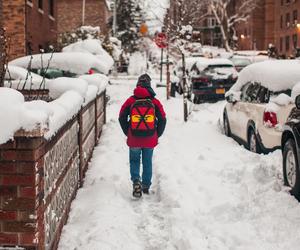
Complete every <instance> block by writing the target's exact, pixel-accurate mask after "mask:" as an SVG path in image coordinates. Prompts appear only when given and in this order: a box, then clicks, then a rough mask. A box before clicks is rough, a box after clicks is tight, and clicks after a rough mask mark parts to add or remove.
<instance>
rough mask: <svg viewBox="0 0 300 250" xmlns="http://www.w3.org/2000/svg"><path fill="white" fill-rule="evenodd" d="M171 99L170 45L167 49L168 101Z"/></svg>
mask: <svg viewBox="0 0 300 250" xmlns="http://www.w3.org/2000/svg"><path fill="white" fill-rule="evenodd" d="M168 99H170V65H169V44H168V47H167V100H168Z"/></svg>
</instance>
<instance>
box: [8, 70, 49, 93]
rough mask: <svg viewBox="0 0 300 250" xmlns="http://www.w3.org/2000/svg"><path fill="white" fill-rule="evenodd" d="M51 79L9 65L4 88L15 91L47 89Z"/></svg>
mask: <svg viewBox="0 0 300 250" xmlns="http://www.w3.org/2000/svg"><path fill="white" fill-rule="evenodd" d="M49 81H50V80H49V79H47V78H44V77H42V76H40V75H38V74H35V73H33V72H31V71H28V70H27V69H24V68H22V67H18V66H13V65H8V66H7V67H6V69H5V76H4V86H5V87H8V88H14V89H39V88H47V86H48V84H49Z"/></svg>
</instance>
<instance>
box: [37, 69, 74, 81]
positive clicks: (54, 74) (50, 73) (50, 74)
mask: <svg viewBox="0 0 300 250" xmlns="http://www.w3.org/2000/svg"><path fill="white" fill-rule="evenodd" d="M32 71H33V72H35V73H36V74H38V75H41V76H45V77H46V78H48V79H55V78H58V77H75V76H76V74H74V73H71V72H68V71H63V70H60V69H52V68H49V69H33V70H32Z"/></svg>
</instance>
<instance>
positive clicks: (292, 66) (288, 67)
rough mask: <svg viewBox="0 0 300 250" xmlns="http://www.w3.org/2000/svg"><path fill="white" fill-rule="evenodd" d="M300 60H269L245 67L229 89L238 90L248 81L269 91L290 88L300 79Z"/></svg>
mask: <svg viewBox="0 0 300 250" xmlns="http://www.w3.org/2000/svg"><path fill="white" fill-rule="evenodd" d="M299 68H300V61H298V60H269V61H264V62H259V63H253V64H251V65H249V66H247V67H245V68H244V69H243V70H242V71H241V72H240V73H239V78H238V80H237V82H236V83H235V84H234V85H233V86H232V88H231V89H230V91H239V90H241V88H242V87H243V86H244V85H245V84H246V83H248V82H257V83H260V84H261V85H262V86H264V87H266V88H268V89H269V90H271V91H275V92H277V91H283V90H287V89H292V88H293V86H294V85H295V84H296V83H298V82H299V81H300V70H299Z"/></svg>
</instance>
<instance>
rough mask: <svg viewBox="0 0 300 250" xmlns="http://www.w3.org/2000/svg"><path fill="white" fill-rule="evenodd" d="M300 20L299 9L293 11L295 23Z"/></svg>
mask: <svg viewBox="0 0 300 250" xmlns="http://www.w3.org/2000/svg"><path fill="white" fill-rule="evenodd" d="M297 21H298V10H294V11H293V23H294V24H297Z"/></svg>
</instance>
